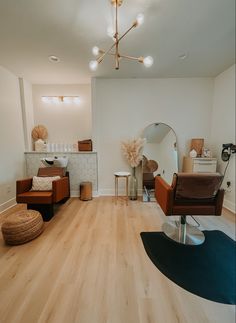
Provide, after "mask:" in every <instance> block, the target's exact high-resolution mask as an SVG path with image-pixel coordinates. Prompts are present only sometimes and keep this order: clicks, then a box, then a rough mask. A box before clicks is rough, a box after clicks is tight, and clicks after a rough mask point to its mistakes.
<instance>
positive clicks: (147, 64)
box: [143, 56, 153, 67]
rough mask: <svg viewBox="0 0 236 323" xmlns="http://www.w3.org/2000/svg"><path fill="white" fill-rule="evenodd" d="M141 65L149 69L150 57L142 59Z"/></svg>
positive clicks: (151, 60)
mask: <svg viewBox="0 0 236 323" xmlns="http://www.w3.org/2000/svg"><path fill="white" fill-rule="evenodd" d="M143 64H144V66H146V67H151V66H152V64H153V58H152V57H151V56H147V57H145V58H144V59H143Z"/></svg>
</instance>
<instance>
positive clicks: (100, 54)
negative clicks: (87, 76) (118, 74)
mask: <svg viewBox="0 0 236 323" xmlns="http://www.w3.org/2000/svg"><path fill="white" fill-rule="evenodd" d="M122 3H123V0H111V4H112V5H113V6H114V7H115V32H113V31H111V30H109V31H108V34H110V35H111V36H112V37H113V40H114V43H113V44H112V46H111V47H110V48H109V49H108V50H106V51H104V50H102V49H100V48H98V47H97V46H94V47H93V50H92V52H93V54H94V55H95V56H97V59H96V60H92V61H90V63H89V67H90V69H91V70H92V71H95V70H96V69H97V67H98V64H100V63H101V62H102V61H103V59H104V57H105V56H106V55H112V56H114V58H115V68H116V70H118V69H119V67H120V60H121V59H122V58H125V59H130V60H135V61H138V62H139V63H143V64H144V66H146V67H150V66H152V64H153V58H152V57H151V56H147V57H142V56H140V57H133V56H129V55H122V54H120V52H119V44H120V41H121V40H122V39H123V38H124V37H125V36H126V35H127V34H128V33H129V32H130V31H131V30H132V29H134V28H136V27H138V26H140V25H142V23H143V21H144V16H143V14H141V13H140V14H138V15H137V17H136V20H135V21H134V22H133V24H132V25H131V27H130V28H129V29H127V31H126V32H125V33H124V34H122V35H121V36H120V35H119V31H118V30H119V28H118V7H120V6H121V5H122ZM113 49H115V50H114V51H112V50H113Z"/></svg>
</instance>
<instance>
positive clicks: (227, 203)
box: [223, 199, 236, 213]
mask: <svg viewBox="0 0 236 323" xmlns="http://www.w3.org/2000/svg"><path fill="white" fill-rule="evenodd" d="M223 206H224V208H226V209H228V210H229V211H230V212H232V213H236V206H235V204H234V203H233V202H231V201H229V200H226V199H224V204H223Z"/></svg>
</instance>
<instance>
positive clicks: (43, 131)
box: [31, 125, 48, 151]
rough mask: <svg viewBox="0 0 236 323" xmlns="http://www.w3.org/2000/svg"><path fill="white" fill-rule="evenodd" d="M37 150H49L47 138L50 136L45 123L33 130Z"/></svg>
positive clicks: (32, 134)
mask: <svg viewBox="0 0 236 323" xmlns="http://www.w3.org/2000/svg"><path fill="white" fill-rule="evenodd" d="M31 136H32V138H33V140H34V141H35V142H34V149H35V151H47V145H46V142H45V140H46V139H47V138H48V131H47V128H46V127H45V126H43V125H38V126H35V127H34V128H33V130H32V132H31Z"/></svg>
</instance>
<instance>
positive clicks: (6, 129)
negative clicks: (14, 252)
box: [0, 66, 25, 212]
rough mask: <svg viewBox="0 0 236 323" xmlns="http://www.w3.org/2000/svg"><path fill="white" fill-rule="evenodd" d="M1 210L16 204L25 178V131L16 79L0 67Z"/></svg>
mask: <svg viewBox="0 0 236 323" xmlns="http://www.w3.org/2000/svg"><path fill="white" fill-rule="evenodd" d="M0 116H1V117H0V212H1V211H3V210H4V209H5V208H7V207H9V206H11V205H12V204H14V203H15V187H16V179H18V178H22V177H24V174H25V167H24V134H23V126H22V112H21V105H20V89H19V82H18V78H17V77H16V76H15V75H13V74H12V73H10V72H9V71H7V70H6V69H4V68H3V67H1V66H0Z"/></svg>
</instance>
